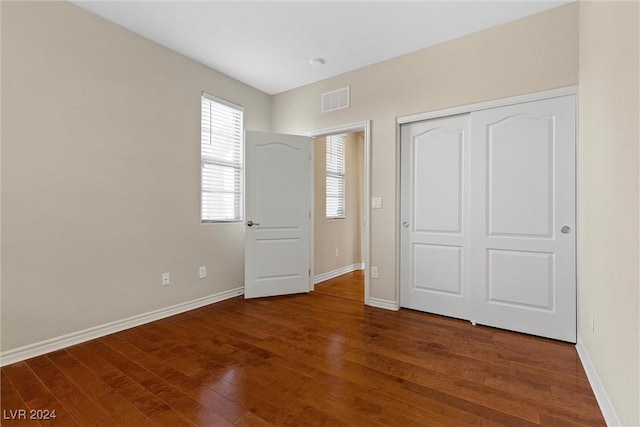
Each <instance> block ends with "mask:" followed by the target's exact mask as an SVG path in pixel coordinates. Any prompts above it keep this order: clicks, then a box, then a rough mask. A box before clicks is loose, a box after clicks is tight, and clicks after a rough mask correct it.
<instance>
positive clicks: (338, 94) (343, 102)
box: [322, 87, 349, 113]
mask: <svg viewBox="0 0 640 427" xmlns="http://www.w3.org/2000/svg"><path fill="white" fill-rule="evenodd" d="M343 108H349V87H343V88H342V89H337V90H332V91H331V92H325V93H323V94H322V112H323V113H328V112H329V111H335V110H341V109H343Z"/></svg>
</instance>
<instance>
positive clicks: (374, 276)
mask: <svg viewBox="0 0 640 427" xmlns="http://www.w3.org/2000/svg"><path fill="white" fill-rule="evenodd" d="M378 277H379V276H378V267H371V278H372V279H377V278H378Z"/></svg>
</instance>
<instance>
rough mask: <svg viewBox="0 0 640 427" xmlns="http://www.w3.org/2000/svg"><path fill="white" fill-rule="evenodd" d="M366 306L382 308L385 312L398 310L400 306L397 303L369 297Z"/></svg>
mask: <svg viewBox="0 0 640 427" xmlns="http://www.w3.org/2000/svg"><path fill="white" fill-rule="evenodd" d="M367 305H370V306H371V307H377V308H384V309H385V310H393V311H398V310H400V306H399V305H398V303H397V302H395V301H389V300H387V299H381V298H373V297H369V302H368V303H367Z"/></svg>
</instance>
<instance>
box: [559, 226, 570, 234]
mask: <svg viewBox="0 0 640 427" xmlns="http://www.w3.org/2000/svg"><path fill="white" fill-rule="evenodd" d="M560 232H561V233H562V234H569V233H571V227H569V226H568V225H565V226H564V227H562V228H561V229H560Z"/></svg>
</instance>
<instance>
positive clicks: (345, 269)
mask: <svg viewBox="0 0 640 427" xmlns="http://www.w3.org/2000/svg"><path fill="white" fill-rule="evenodd" d="M356 270H364V263H359V264H353V265H347V266H346V267H342V268H338V269H337V270H333V271H328V272H326V273H322V274H318V275H317V276H314V277H313V284H314V285H316V284H318V283H320V282H324V281H325V280H329V279H333V278H334V277H338V276H342V275H343V274H347V273H351V272H353V271H356Z"/></svg>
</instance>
